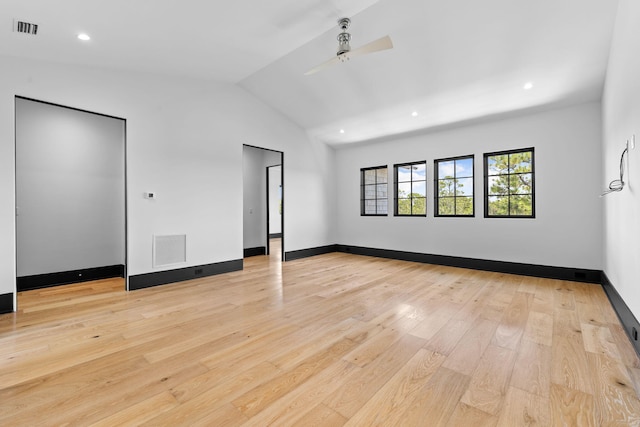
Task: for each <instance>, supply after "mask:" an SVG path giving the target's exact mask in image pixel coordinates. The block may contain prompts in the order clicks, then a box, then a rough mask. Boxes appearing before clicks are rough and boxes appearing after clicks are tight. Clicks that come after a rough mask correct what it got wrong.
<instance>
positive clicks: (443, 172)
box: [438, 160, 456, 179]
mask: <svg viewBox="0 0 640 427" xmlns="http://www.w3.org/2000/svg"><path fill="white" fill-rule="evenodd" d="M455 174H456V162H455V161H453V160H451V161H441V162H439V163H438V179H444V178H453V177H454V175H455Z"/></svg>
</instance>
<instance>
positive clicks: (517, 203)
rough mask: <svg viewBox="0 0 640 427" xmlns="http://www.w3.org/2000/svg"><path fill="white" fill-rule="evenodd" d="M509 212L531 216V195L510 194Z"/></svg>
mask: <svg viewBox="0 0 640 427" xmlns="http://www.w3.org/2000/svg"><path fill="white" fill-rule="evenodd" d="M509 213H510V214H511V215H526V216H531V215H532V214H533V204H532V202H531V196H511V208H510V212H509Z"/></svg>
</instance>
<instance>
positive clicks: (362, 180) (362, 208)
mask: <svg viewBox="0 0 640 427" xmlns="http://www.w3.org/2000/svg"><path fill="white" fill-rule="evenodd" d="M380 169H385V170H386V174H387V180H386V182H385V183H384V184H386V185H387V192H386V195H387V197H385V198H384V200H385V201H386V202H387V211H386V212H385V213H378V200H382V199H381V198H380V199H378V192H377V189H376V191H375V195H376V197H375V198H374V199H365V187H366V186H367V185H374V186H376V187H377V186H378V185H379V184H382V183H378V172H377V171H378V170H380ZM370 170H375V171H376V174H375V175H376V182H375V184H365V178H364V176H365V172H366V171H370ZM367 200H375V201H376V204H375V205H376V213H374V214H372V213H366V210H365V201H367ZM360 216H389V167H388V166H387V165H381V166H372V167H367V168H361V169H360Z"/></svg>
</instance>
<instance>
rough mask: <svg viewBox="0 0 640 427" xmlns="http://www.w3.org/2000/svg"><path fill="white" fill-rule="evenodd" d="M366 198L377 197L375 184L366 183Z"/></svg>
mask: <svg viewBox="0 0 640 427" xmlns="http://www.w3.org/2000/svg"><path fill="white" fill-rule="evenodd" d="M364 198H365V199H366V200H369V199H375V198H376V186H375V185H365V186H364Z"/></svg>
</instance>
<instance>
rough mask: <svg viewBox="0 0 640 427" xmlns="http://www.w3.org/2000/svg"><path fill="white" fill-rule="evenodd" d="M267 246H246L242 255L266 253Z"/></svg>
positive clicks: (246, 256)
mask: <svg viewBox="0 0 640 427" xmlns="http://www.w3.org/2000/svg"><path fill="white" fill-rule="evenodd" d="M266 254H267V248H266V247H264V246H258V247H256V248H246V249H245V250H244V257H245V258H248V257H250V256H258V255H266Z"/></svg>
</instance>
